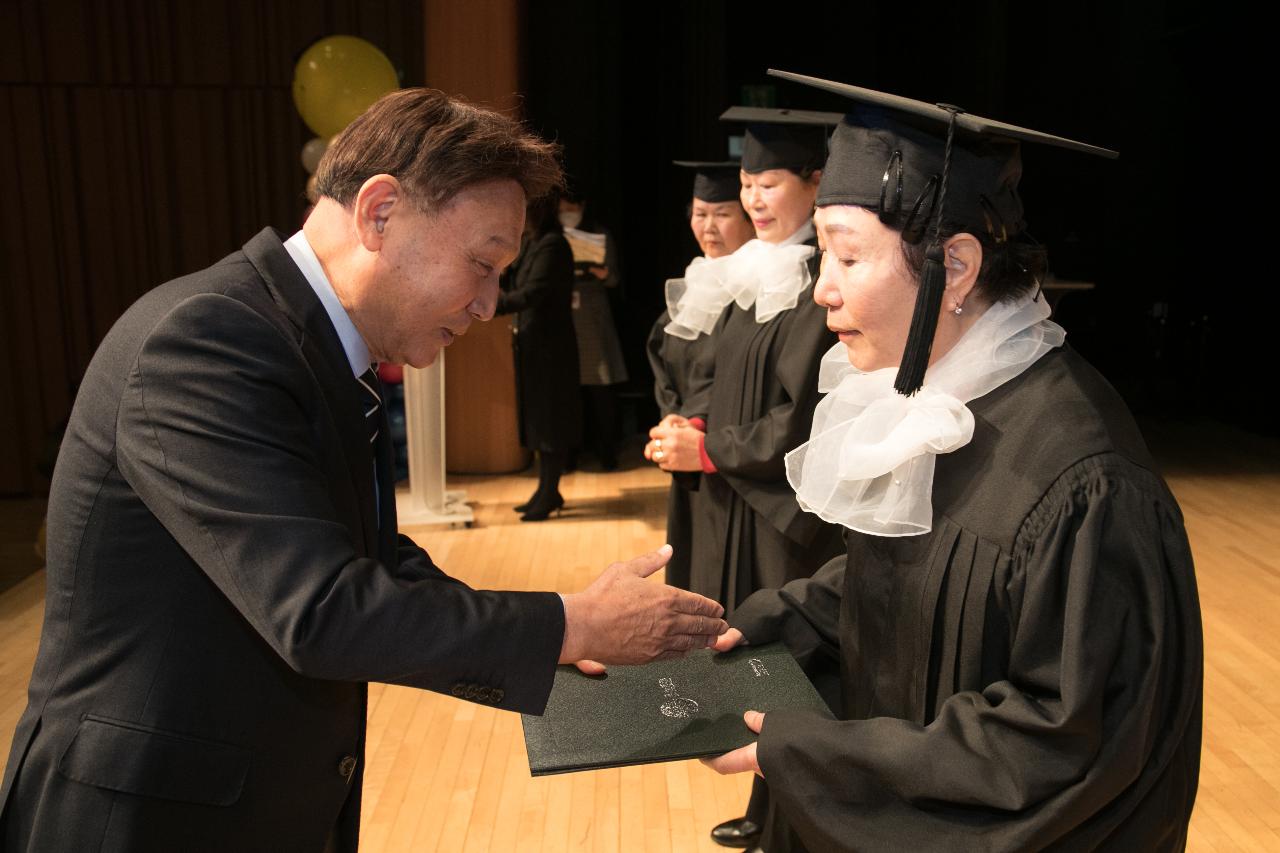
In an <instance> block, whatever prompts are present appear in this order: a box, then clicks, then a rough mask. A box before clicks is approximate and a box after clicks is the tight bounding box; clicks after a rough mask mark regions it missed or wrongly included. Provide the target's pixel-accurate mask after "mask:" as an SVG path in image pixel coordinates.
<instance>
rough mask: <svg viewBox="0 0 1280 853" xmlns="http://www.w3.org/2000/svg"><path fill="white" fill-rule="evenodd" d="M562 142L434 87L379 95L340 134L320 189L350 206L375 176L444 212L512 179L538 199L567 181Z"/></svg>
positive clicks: (324, 164)
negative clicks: (461, 198) (468, 193)
mask: <svg viewBox="0 0 1280 853" xmlns="http://www.w3.org/2000/svg"><path fill="white" fill-rule="evenodd" d="M559 153H560V149H559V146H558V145H555V144H554V143H550V142H547V141H546V140H543V139H540V138H539V137H537V136H536V135H534V134H533V133H532V132H531V131H529V130H528V129H526V128H525V127H524V126H523V125H522V124H520V122H518V121H516V120H515V119H513V118H510V117H508V116H505V115H502V114H501V113H497V112H494V111H492V110H487V109H484V108H482V107H477V106H473V105H471V104H468V103H465V102H464V101H460V100H458V99H456V98H451V97H449V96H448V95H445V94H444V93H443V92H439V91H436V90H435V89H401V90H399V91H396V92H392V93H390V94H389V95H386V96H384V97H382V98H380V99H379V100H378V101H377V102H376V103H375V104H374V105H373V106H371V107H369V109H367V110H366V111H365V112H364V113H363V114H361V115H360V116H359V117H357V118H356V120H355V121H353V122H351V124H350V125H348V126H347V128H346V129H345V130H343V131H342V132H341V133H340V134H338V135H337V136H336V137H334V139H333V141H332V142H331V143H330V144H329V148H328V150H326V151H325V153H324V156H323V157H322V158H321V159H320V166H319V168H318V169H317V170H316V191H317V192H318V193H319V194H320V195H322V196H327V197H329V198H331V199H333V200H334V201H336V202H338V203H339V204H341V205H343V206H344V207H346V206H347V205H349V204H351V203H352V202H353V201H354V200H355V197H356V194H357V193H358V192H359V191H360V187H361V186H363V185H364V182H365V181H367V180H368V179H369V178H371V177H373V176H374V175H380V174H386V175H391V176H393V177H394V178H396V179H397V180H399V181H400V182H401V183H402V184H403V185H404V186H405V187H406V191H407V193H408V196H409V199H410V202H411V203H412V204H413V205H414V206H415V207H417V208H418V209H419V210H423V211H432V210H438V209H440V208H441V207H443V206H444V205H445V204H447V203H448V202H449V201H450V200H451V199H453V198H455V197H456V196H457V195H458V193H460V192H462V191H463V190H464V189H466V188H467V187H469V186H473V185H475V184H480V183H484V182H486V181H492V180H502V179H510V180H513V181H516V182H517V183H519V184H520V186H521V188H522V189H523V190H524V194H525V197H526V198H528V199H537V198H541V197H542V196H545V195H547V194H548V193H549V192H551V191H552V190H558V189H559V188H560V187H561V186H563V184H564V173H563V171H562V170H561V167H560V162H559Z"/></svg>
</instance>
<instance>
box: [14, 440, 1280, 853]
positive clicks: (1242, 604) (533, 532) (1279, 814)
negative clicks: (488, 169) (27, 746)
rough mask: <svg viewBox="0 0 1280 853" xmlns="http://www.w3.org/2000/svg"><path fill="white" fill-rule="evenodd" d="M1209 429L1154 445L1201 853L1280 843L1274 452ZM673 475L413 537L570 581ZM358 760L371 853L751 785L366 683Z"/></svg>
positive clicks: (517, 830) (562, 846)
mask: <svg viewBox="0 0 1280 853" xmlns="http://www.w3.org/2000/svg"><path fill="white" fill-rule="evenodd" d="M1213 432H1214V435H1213V436H1212V438H1211V439H1209V438H1206V434H1205V433H1204V432H1203V431H1202V430H1199V429H1198V428H1194V427H1188V428H1183V429H1179V430H1174V431H1171V432H1167V433H1164V434H1159V435H1156V436H1155V439H1156V440H1155V441H1154V442H1153V446H1155V447H1156V449H1157V452H1158V453H1160V454H1161V458H1162V459H1165V460H1166V461H1165V472H1166V476H1167V477H1168V479H1169V482H1170V484H1171V486H1172V487H1173V490H1174V492H1175V493H1176V495H1177V497H1178V500H1179V501H1180V503H1181V505H1182V508H1183V511H1184V513H1185V515H1186V518H1187V527H1188V530H1189V531H1190V536H1191V544H1192V548H1193V549H1194V551H1195V557H1196V567H1197V572H1198V576H1199V584H1200V596H1201V602H1202V605H1203V608H1204V624H1205V645H1206V649H1207V660H1206V668H1205V697H1206V701H1205V740H1204V752H1203V761H1202V770H1201V776H1200V792H1199V797H1198V800H1197V806H1196V812H1195V815H1194V817H1193V819H1192V824H1191V839H1190V849H1192V850H1196V851H1227V850H1280V511H1278V509H1277V508H1278V507H1280V454H1277V453H1276V452H1275V451H1276V445H1275V444H1274V443H1271V442H1262V441H1259V440H1255V439H1253V438H1251V437H1247V436H1237V435H1235V434H1234V433H1230V432H1228V433H1227V434H1226V440H1225V441H1224V440H1223V434H1222V433H1221V431H1220V430H1219V429H1217V428H1214V430H1213ZM1209 447H1213V448H1217V449H1216V450H1214V451H1212V452H1208V451H1207V448H1209ZM1168 448H1174V449H1175V451H1176V452H1173V453H1172V457H1170V456H1166V455H1165V454H1164V453H1163V452H1161V451H1162V449H1164V450H1167V449H1168ZM1224 448H1225V449H1224ZM666 483H667V478H666V476H665V475H663V474H662V473H661V472H658V471H656V470H651V469H647V468H645V469H634V470H627V471H620V472H616V473H611V474H595V473H588V472H578V473H575V474H572V475H570V476H568V477H566V478H565V481H564V483H563V487H562V491H563V493H564V495H565V498H566V501H567V507H568V508H567V511H566V512H565V514H564V516H563V517H561V518H559V519H553V520H550V521H548V522H544V523H541V524H522V523H521V522H520V521H519V518H518V516H517V515H516V514H515V513H514V512H512V511H511V507H512V506H513V505H514V504H516V503H518V502H519V501H521V500H523V499H524V498H526V497H527V496H528V494H529V493H530V492H532V490H533V486H534V479H533V478H532V477H531V476H530V475H529V474H527V473H526V474H523V475H514V476H505V477H459V478H452V479H451V481H450V487H451V488H464V489H466V490H467V498H468V500H469V501H471V502H472V503H473V505H474V506H475V510H476V520H477V524H476V526H475V527H474V528H472V529H465V530H464V529H458V530H447V529H412V528H410V529H408V530H407V532H409V533H410V534H412V535H414V536H415V538H416V539H417V541H418V542H419V543H420V544H422V545H424V546H425V547H426V548H427V549H428V550H429V551H430V552H431V554H432V556H433V557H434V558H435V559H436V561H437V562H438V563H439V564H440V565H442V566H443V567H445V568H446V570H448V571H449V572H451V573H452V574H454V575H456V576H458V577H460V578H462V579H463V580H465V581H466V582H467V583H470V584H472V585H473V586H478V587H486V588H505V589H553V590H559V591H564V592H569V591H573V590H576V589H580V588H581V587H582V586H584V585H585V584H586V583H588V582H589V580H590V579H591V578H592V577H593V576H594V575H595V574H596V573H597V572H598V571H599V570H600V569H602V568H603V567H604V565H605V564H606V563H607V562H608V561H610V560H612V559H617V558H622V557H627V556H633V555H635V554H639V553H641V552H643V551H647V550H650V549H652V548H654V547H657V546H658V545H660V544H661V543H662V541H663V532H664V524H665V522H664V514H665V506H666V497H665V496H666ZM43 581H44V578H43V573H37V574H35V575H32V576H31V577H29V578H27V579H26V580H24V581H22V582H21V583H19V584H18V585H17V586H15V587H13V588H12V589H10V590H8V591H7V592H5V593H3V594H0V756H7V755H8V746H9V741H10V739H11V738H12V735H13V727H14V725H15V723H16V721H17V718H18V716H19V714H20V713H21V712H22V709H23V707H24V705H25V691H26V683H27V678H28V676H29V674H30V671H31V664H32V661H33V659H34V656H35V650H36V644H37V641H38V637H39V630H40V620H41V617H42V612H43V591H44V583H43ZM366 759H367V761H368V765H367V769H366V773H365V791H364V815H363V826H362V842H361V849H362V850H363V851H374V853H377V852H378V851H408V850H413V851H431V850H448V851H454V850H471V851H486V850H520V851H537V850H545V851H560V850H606V851H615V850H637V851H646V853H658V852H659V851H666V850H672V851H684V850H706V851H711V850H722V849H723V848H719V847H716V846H715V845H714V844H713V843H712V842H711V841H710V839H709V838H708V835H707V833H708V831H709V830H710V828H711V827H712V826H713V825H714V824H716V823H718V822H719V821H722V820H725V819H727V818H731V817H736V816H738V815H739V814H741V812H742V807H743V805H744V804H745V802H746V794H747V790H748V786H749V780H748V779H747V778H745V777H734V778H723V777H720V776H717V775H716V774H714V773H712V772H711V771H709V770H707V769H706V768H704V767H703V766H702V765H700V764H699V763H697V762H679V763H672V764H662V765H653V766H648V767H634V768H625V769H621V770H605V771H597V772H591V773H576V774H570V775H565V776H552V777H546V778H541V779H532V778H530V776H529V771H528V765H527V763H526V758H525V751H524V740H523V736H522V734H521V730H520V719H519V717H518V716H517V715H515V714H510V713H504V712H500V711H495V710H492V709H489V708H484V707H481V706H478V705H475V704H472V703H468V702H460V701H458V700H455V699H452V698H448V697H445V696H441V695H437V694H433V693H426V692H422V691H417V690H412V689H409V688H403V687H394V686H385V685H372V686H371V688H370V708H369V739H368V748H367V752H366Z"/></svg>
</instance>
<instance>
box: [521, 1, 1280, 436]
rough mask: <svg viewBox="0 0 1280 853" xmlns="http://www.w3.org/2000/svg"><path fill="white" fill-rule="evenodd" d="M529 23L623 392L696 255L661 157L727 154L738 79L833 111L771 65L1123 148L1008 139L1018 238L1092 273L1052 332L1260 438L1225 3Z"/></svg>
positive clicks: (1244, 127) (1158, 407)
mask: <svg viewBox="0 0 1280 853" xmlns="http://www.w3.org/2000/svg"><path fill="white" fill-rule="evenodd" d="M528 16H529V21H528V24H527V34H528V42H527V45H526V69H527V73H526V81H527V86H526V91H527V112H528V115H529V117H530V119H531V120H532V121H533V123H534V124H535V125H536V126H538V127H539V128H541V129H542V130H543V131H544V132H545V133H547V134H549V135H553V136H556V137H557V138H558V139H559V140H560V141H561V142H562V143H563V144H564V145H565V147H566V150H567V163H568V166H569V169H570V171H571V173H572V174H573V176H574V178H575V180H576V183H577V184H578V185H579V187H580V188H581V189H582V190H583V191H584V192H585V193H586V194H587V195H588V196H590V197H591V199H592V202H593V204H594V206H595V208H596V211H597V213H598V214H599V215H600V217H601V219H603V220H604V221H605V222H606V223H607V224H609V225H611V226H612V228H613V229H614V231H615V232H616V233H617V235H618V236H619V238H620V239H621V240H622V244H623V260H624V273H625V279H626V281H625V286H626V293H625V297H624V302H625V305H624V306H623V307H624V310H623V311H621V312H619V316H620V318H621V319H620V322H621V324H622V325H623V326H624V329H623V337H624V340H625V341H626V342H627V343H628V347H627V352H628V355H629V357H631V358H632V374H633V376H636V377H639V378H638V379H637V380H633V385H635V386H636V391H637V392H638V393H641V394H642V393H643V392H644V391H646V390H647V389H645V388H643V387H641V386H642V385H643V383H644V382H646V381H647V373H646V372H645V368H644V365H643V363H642V362H643V359H642V357H641V350H640V349H639V346H638V342H639V341H641V340H643V336H644V334H645V333H646V332H647V331H648V327H649V324H650V323H652V321H653V318H654V317H656V315H657V314H658V313H659V311H660V310H661V308H662V305H661V292H662V282H663V281H664V280H665V279H666V278H668V277H670V276H672V275H677V274H679V272H680V271H681V270H682V269H683V267H684V265H685V264H686V263H688V260H689V259H690V257H692V255H693V254H694V253H695V252H696V246H695V244H694V242H693V240H692V238H691V236H690V235H689V232H688V228H687V227H686V225H685V224H684V223H683V222H682V221H681V219H680V212H681V211H682V210H683V208H684V205H685V204H686V203H687V201H688V193H689V184H688V178H687V176H686V175H685V174H682V173H681V171H680V170H678V169H676V168H674V167H672V166H670V165H669V164H670V161H671V160H673V159H680V158H685V159H691V158H693V159H696V158H708V159H711V158H716V159H718V158H720V157H722V156H724V154H725V151H726V148H725V138H726V133H727V131H726V129H725V128H723V127H722V126H720V123H719V122H717V121H716V116H717V115H719V113H720V112H721V111H722V110H723V109H724V108H725V107H727V106H729V105H731V104H734V103H741V102H742V99H743V97H744V94H746V93H744V90H743V87H744V86H761V85H764V86H771V87H772V89H771V91H772V94H773V96H774V97H775V98H776V104H777V105H778V106H791V107H797V108H815V109H833V110H840V109H843V107H842V104H843V103H845V102H842V101H841V100H840V99H838V98H833V97H827V96H825V95H823V94H822V93H819V92H817V91H815V90H808V89H806V88H804V87H800V86H796V85H793V84H790V83H786V82H782V81H776V80H772V79H771V78H768V77H766V75H765V69H766V68H768V67H775V68H781V69H786V70H791V71H798V72H801V73H805V74H810V75H814V76H818V77H827V78H831V79H836V80H841V81H844V82H849V83H855V84H858V85H862V86H868V87H871V88H879V89H884V90H887V91H891V92H895V93H897V94H902V95H907V96H910V97H915V98H919V99H922V100H927V101H934V102H937V101H943V102H948V103H953V104H958V105H961V106H963V107H964V108H965V109H967V110H969V111H971V112H974V113H978V114H982V115H987V116H990V117H993V118H998V119H1002V120H1005V121H1010V122H1013V123H1016V124H1023V125H1025V126H1028V127H1034V128H1036V129H1040V130H1044V131H1047V132H1050V133H1055V134H1058V135H1062V136H1068V137H1073V138H1078V139H1082V140H1085V141H1088V142H1092V143H1095V144H1098V145H1103V146H1107V147H1111V148H1115V149H1118V150H1119V151H1120V152H1121V159H1120V160H1119V161H1118V162H1108V161H1104V160H1101V159H1095V158H1089V157H1084V156H1080V155H1074V154H1069V153H1065V152H1060V151H1056V150H1042V149H1035V148H1030V149H1026V150H1025V151H1024V160H1025V172H1024V179H1023V183H1022V191H1023V195H1024V200H1025V202H1026V206H1027V211H1028V221H1029V223H1030V229H1031V233H1032V234H1033V235H1034V236H1035V237H1036V238H1037V239H1038V240H1040V241H1041V242H1042V243H1045V244H1047V246H1048V247H1049V250H1050V258H1051V262H1052V265H1053V269H1054V272H1055V273H1056V275H1057V276H1058V277H1060V278H1063V279H1076V280H1087V281H1092V282H1095V283H1096V285H1097V288H1096V290H1094V291H1092V292H1090V293H1077V294H1072V295H1070V296H1068V297H1066V298H1065V299H1063V300H1062V302H1061V304H1060V309H1059V315H1058V318H1059V321H1060V322H1062V323H1063V324H1064V325H1065V326H1066V328H1067V329H1068V332H1069V341H1070V342H1071V343H1072V345H1074V346H1076V347H1077V348H1078V349H1080V350H1082V351H1083V352H1084V353H1085V354H1086V355H1087V356H1088V357H1089V358H1090V359H1092V360H1093V361H1094V362H1095V363H1097V364H1098V365H1099V367H1101V368H1102V370H1103V371H1104V373H1106V374H1107V375H1108V376H1109V377H1110V378H1111V379H1112V381H1113V382H1115V384H1116V385H1117V386H1118V387H1119V388H1120V390H1121V391H1122V393H1124V395H1125V396H1126V398H1127V399H1128V400H1129V402H1130V404H1131V405H1132V406H1133V407H1134V408H1135V409H1136V410H1138V411H1139V412H1140V413H1141V414H1143V415H1144V416H1149V417H1187V416H1204V415H1209V416H1212V417H1216V418H1221V419H1225V420H1228V421H1232V422H1235V423H1237V424H1241V425H1245V426H1247V427H1250V428H1252V429H1256V430H1262V431H1268V432H1274V431H1275V430H1276V426H1275V421H1274V420H1271V419H1270V415H1269V412H1267V411H1266V410H1265V409H1263V408H1259V407H1258V406H1257V405H1256V404H1255V403H1254V402H1253V401H1254V400H1255V399H1256V396H1255V394H1254V393H1253V392H1254V391H1255V390H1256V389H1258V387H1259V386H1266V385H1270V386H1271V387H1274V385H1275V382H1274V380H1272V379H1270V378H1269V377H1267V376H1266V369H1265V367H1264V365H1266V364H1268V363H1269V361H1270V357H1269V355H1270V354H1269V351H1267V350H1264V340H1265V338H1266V333H1265V330H1264V327H1263V323H1269V322H1270V321H1269V317H1270V316H1274V313H1273V311H1272V306H1274V304H1275V300H1274V297H1273V296H1272V295H1271V287H1270V286H1269V285H1267V284H1265V283H1264V282H1262V281H1257V280H1255V277H1256V273H1251V272H1250V271H1248V269H1247V266H1248V265H1247V263H1245V262H1244V261H1243V258H1244V257H1245V250H1244V247H1245V246H1246V245H1248V244H1250V243H1252V242H1253V238H1252V237H1250V236H1247V235H1248V234H1249V233H1250V231H1249V229H1248V228H1247V227H1244V228H1242V225H1243V222H1242V219H1241V211H1242V209H1244V205H1243V202H1242V200H1241V199H1240V196H1242V195H1243V194H1244V193H1246V192H1250V191H1253V192H1256V191H1257V190H1256V187H1257V184H1256V183H1253V182H1252V180H1256V179H1257V174H1256V171H1255V172H1254V178H1253V179H1252V180H1251V179H1249V178H1247V177H1245V173H1248V172H1250V171H1251V169H1250V167H1248V166H1245V165H1244V162H1243V160H1241V159H1239V158H1238V157H1237V156H1236V155H1237V153H1238V154H1241V155H1242V156H1243V157H1244V159H1245V160H1247V159H1248V157H1249V155H1248V154H1244V152H1245V151H1252V152H1256V151H1257V149H1256V148H1255V147H1254V145H1253V144H1252V143H1246V142H1244V141H1243V139H1240V138H1239V137H1244V136H1247V135H1251V136H1252V137H1253V138H1254V139H1255V141H1257V140H1256V137H1257V135H1258V134H1257V129H1256V125H1254V124H1250V123H1248V122H1249V119H1248V118H1247V116H1251V115H1255V113H1252V112H1250V113H1243V114H1241V113H1238V112H1237V111H1236V106H1235V105H1236V102H1237V101H1241V100H1244V99H1245V97H1246V94H1245V92H1244V90H1245V89H1247V88H1249V86H1250V81H1252V80H1254V79H1256V78H1254V77H1253V76H1252V75H1250V74H1248V73H1245V72H1244V70H1243V66H1244V64H1245V61H1246V60H1245V57H1248V56H1250V55H1251V49H1250V48H1249V47H1248V46H1247V45H1248V43H1249V39H1247V38H1246V35H1247V33H1246V31H1247V30H1248V25H1247V24H1246V23H1244V22H1241V21H1239V20H1237V19H1236V17H1235V16H1234V13H1233V12H1232V10H1231V9H1230V8H1227V7H1220V8H1213V7H1210V6H1207V5H1205V4H1193V3H1190V2H1176V1H1175V2H1162V0H1125V1H1124V2H1115V0H1077V2H1070V3H1062V2H1059V3H1015V2H1009V0H978V2H972V3H963V4H960V3H951V4H931V3H898V2H895V3H841V4H829V3H809V4H803V3H797V4H780V3H777V2H772V3H753V2H741V0H738V1H737V2H728V1H727V0H702V2H696V3H644V4H635V3H632V4H599V3H593V2H589V0H570V2H558V3H549V4H530V5H529V7H528ZM751 94H757V95H758V94H759V91H758V90H756V91H754V92H752V93H751ZM1240 115H1243V116H1245V117H1246V118H1245V119H1244V120H1243V121H1242V120H1241V119H1240V118H1238V117H1237V116H1240ZM1262 144H1263V145H1264V146H1265V144H1266V143H1265V142H1263V143H1262ZM1233 152H1235V153H1233ZM1262 156H1263V157H1264V158H1265V156H1266V155H1262ZM1255 165H1257V164H1255ZM1261 168H1262V170H1263V171H1265V170H1266V167H1265V166H1262V167H1261ZM1242 170H1243V172H1242ZM1241 179H1243V180H1241ZM1250 186H1252V187H1254V188H1255V189H1254V190H1248V189H1247V188H1248V187H1250ZM1264 266H1265V262H1264ZM1260 368H1261V369H1260Z"/></svg>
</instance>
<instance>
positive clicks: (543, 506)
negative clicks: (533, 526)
mask: <svg viewBox="0 0 1280 853" xmlns="http://www.w3.org/2000/svg"><path fill="white" fill-rule="evenodd" d="M563 508H564V498H563V497H562V496H561V494H560V493H559V492H556V493H555V495H553V496H552V497H550V498H535V499H534V500H531V501H529V506H528V510H527V511H526V512H525V514H524V515H522V516H520V520H521V521H546V520H547V516H549V515H551V513H553V512H554V513H555V514H556V515H559V514H560V510H561V509H563Z"/></svg>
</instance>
